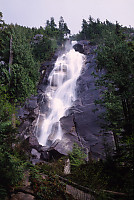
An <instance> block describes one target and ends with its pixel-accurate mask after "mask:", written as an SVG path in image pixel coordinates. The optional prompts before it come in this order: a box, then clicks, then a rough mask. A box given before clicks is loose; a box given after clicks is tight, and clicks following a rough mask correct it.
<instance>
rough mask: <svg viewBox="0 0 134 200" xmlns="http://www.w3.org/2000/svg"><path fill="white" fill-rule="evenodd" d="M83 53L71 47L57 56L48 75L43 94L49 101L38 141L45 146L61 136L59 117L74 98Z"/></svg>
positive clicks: (63, 114) (64, 114)
mask: <svg viewBox="0 0 134 200" xmlns="http://www.w3.org/2000/svg"><path fill="white" fill-rule="evenodd" d="M83 59H84V55H83V54H81V53H79V52H76V51H75V50H74V49H73V48H71V49H70V50H69V51H68V52H66V53H65V54H63V55H62V56H60V57H58V59H57V61H56V63H55V66H54V69H53V70H52V72H51V73H50V75H49V78H48V79H49V85H48V87H47V89H46V92H45V95H46V97H47V99H48V103H49V113H48V116H46V117H45V118H44V121H43V124H42V127H41V134H40V136H39V137H38V141H39V143H40V144H41V145H43V146H46V145H48V144H49V142H51V143H53V142H54V141H55V140H56V139H61V138H62V128H61V125H60V119H61V118H62V117H63V116H66V111H67V110H68V109H69V108H70V107H72V105H73V102H74V101H75V100H76V91H75V88H76V81H77V79H78V77H79V75H80V73H81V69H82V66H83Z"/></svg>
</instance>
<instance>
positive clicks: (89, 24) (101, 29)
mask: <svg viewBox="0 0 134 200" xmlns="http://www.w3.org/2000/svg"><path fill="white" fill-rule="evenodd" d="M81 28H82V30H81V32H79V34H77V35H75V36H73V37H74V39H75V40H90V43H91V44H99V43H103V42H104V38H105V37H107V35H108V34H109V33H110V34H113V33H114V32H116V33H117V34H120V30H121V31H122V32H125V34H129V33H130V32H132V33H133V32H134V30H133V29H132V28H126V27H122V26H120V25H119V24H118V23H117V22H116V24H113V23H111V22H109V21H108V20H106V21H104V22H101V21H100V19H97V20H95V19H93V18H92V17H91V16H89V19H88V21H86V20H85V19H83V21H82V27H81Z"/></svg>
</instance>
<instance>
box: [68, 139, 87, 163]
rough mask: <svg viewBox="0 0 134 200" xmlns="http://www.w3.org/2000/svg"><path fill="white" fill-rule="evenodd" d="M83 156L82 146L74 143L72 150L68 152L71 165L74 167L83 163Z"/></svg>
mask: <svg viewBox="0 0 134 200" xmlns="http://www.w3.org/2000/svg"><path fill="white" fill-rule="evenodd" d="M84 158H86V154H85V153H84V152H83V150H82V148H81V147H79V146H78V144H77V143H74V146H73V150H72V152H71V153H70V154H69V159H70V163H71V166H73V167H76V166H80V165H82V164H84V163H85V160H84Z"/></svg>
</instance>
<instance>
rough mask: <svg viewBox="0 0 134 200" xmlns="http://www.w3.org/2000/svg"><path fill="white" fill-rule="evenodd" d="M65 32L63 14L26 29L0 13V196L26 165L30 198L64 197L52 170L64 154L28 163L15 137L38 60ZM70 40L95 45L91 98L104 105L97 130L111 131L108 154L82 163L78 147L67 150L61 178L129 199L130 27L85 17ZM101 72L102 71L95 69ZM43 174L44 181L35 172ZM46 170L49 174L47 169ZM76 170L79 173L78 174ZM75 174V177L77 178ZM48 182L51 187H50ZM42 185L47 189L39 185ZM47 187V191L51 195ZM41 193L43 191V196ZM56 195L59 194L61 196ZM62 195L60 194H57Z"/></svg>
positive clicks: (133, 108) (133, 96) (133, 60)
mask: <svg viewBox="0 0 134 200" xmlns="http://www.w3.org/2000/svg"><path fill="white" fill-rule="evenodd" d="M69 34H70V30H69V28H68V26H67V24H66V23H65V22H64V19H63V17H61V18H60V20H59V24H58V26H57V25H56V24H55V21H54V18H53V17H52V18H51V19H50V20H47V22H46V26H45V27H40V28H28V27H23V26H20V25H17V24H15V25H14V24H10V25H8V24H6V23H5V22H4V20H3V14H2V13H1V12H0V199H2V200H3V199H5V198H6V197H7V196H10V193H11V190H12V189H13V188H14V187H15V186H18V185H19V184H20V183H21V181H22V179H23V175H24V171H26V170H27V169H29V170H30V173H31V181H32V184H33V188H34V192H35V195H36V199H56V196H58V195H59V196H60V198H59V199H69V198H70V197H68V196H66V195H65V194H64V195H63V193H64V187H61V186H60V183H59V180H57V178H55V177H54V174H55V173H56V174H59V175H62V173H61V171H60V170H61V169H62V164H63V161H64V158H62V159H61V160H59V161H55V162H54V163H50V164H48V165H44V166H41V167H40V166H33V165H32V164H31V163H30V162H29V160H28V157H27V155H26V154H25V152H22V151H21V146H20V145H19V143H20V141H19V139H18V137H17V134H18V130H17V128H18V126H19V120H18V119H17V117H16V113H17V108H18V106H20V105H23V103H24V102H25V100H26V99H27V98H28V97H30V96H31V95H32V94H34V95H36V93H37V91H36V89H37V85H38V83H39V80H40V74H39V69H40V65H41V63H42V62H44V61H48V60H51V58H52V57H53V55H54V53H55V51H56V49H59V48H61V46H62V44H63V42H64V41H65V38H66V36H68V35H69ZM70 39H71V40H88V41H90V45H96V46H97V50H96V55H97V57H96V63H97V66H96V73H93V74H92V75H93V76H94V77H95V78H98V79H97V81H96V89H99V90H101V91H102V92H101V97H100V99H97V100H96V101H95V104H96V110H97V109H98V105H99V106H102V107H103V108H105V109H104V110H105V112H104V113H103V115H102V116H100V118H103V119H104V120H103V121H104V123H103V124H102V130H101V131H102V133H103V134H107V133H108V132H110V131H111V132H113V135H114V141H115V147H116V148H115V152H114V155H111V154H110V150H109V147H106V148H107V157H106V160H105V161H102V160H101V161H91V162H90V163H85V161H84V154H83V153H82V150H81V149H80V148H79V147H77V146H76V145H75V146H74V149H73V152H72V153H71V154H70V155H69V158H70V160H71V166H72V173H71V175H69V176H68V177H67V178H68V179H69V180H73V181H77V182H80V184H83V186H86V187H90V188H91V189H92V190H98V191H99V190H101V189H103V190H113V191H117V192H122V193H124V194H127V196H125V197H118V198H113V197H109V196H107V195H106V194H102V192H100V193H99V195H98V196H97V197H96V199H98V200H99V199H125V200H126V199H133V145H134V29H133V28H127V27H122V26H121V25H119V23H118V22H116V24H113V23H111V22H109V21H108V20H106V21H105V22H101V21H100V20H99V19H97V20H94V19H93V18H92V17H91V16H90V17H89V19H88V21H86V20H85V19H83V21H82V27H81V31H80V32H79V33H78V34H76V35H72V36H70ZM102 70H103V71H105V73H103V75H101V76H100V75H99V74H98V72H100V71H102ZM41 172H43V173H45V174H48V175H49V180H47V181H46V183H44V182H43V180H42V181H41V178H40V176H39V175H38V174H39V173H41ZM50 172H51V173H50ZM80 174H81V177H80ZM78 175H79V177H78ZM52 181H54V182H55V186H53V187H52V184H51V183H52ZM45 188H47V189H45ZM52 191H53V195H52ZM46 193H47V196H46ZM61 194H62V195H61ZM63 196H64V198H63Z"/></svg>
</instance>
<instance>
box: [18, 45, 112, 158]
mask: <svg viewBox="0 0 134 200" xmlns="http://www.w3.org/2000/svg"><path fill="white" fill-rule="evenodd" d="M96 48H97V46H91V45H90V43H89V42H88V41H80V42H79V44H78V45H75V49H76V50H77V51H79V49H80V52H82V53H84V54H85V55H86V60H85V64H84V66H83V70H82V73H81V75H80V77H79V79H78V80H77V88H76V92H77V100H76V101H75V102H74V105H73V107H72V108H70V109H69V110H68V112H67V116H65V117H63V118H62V119H61V126H62V129H63V132H64V134H63V138H62V140H58V141H55V143H54V144H52V145H51V146H50V147H49V148H48V149H47V150H46V148H45V152H47V155H48V153H49V156H50V157H54V156H55V157H56V156H57V155H58V156H59V154H60V155H67V154H68V153H69V152H70V151H71V150H72V147H73V144H74V142H76V143H79V144H80V145H81V146H82V147H83V148H84V149H86V151H87V152H89V154H90V155H92V156H93V157H94V158H97V159H98V158H102V159H103V158H104V157H105V151H104V145H103V143H104V138H103V137H102V135H101V134H100V130H101V128H100V119H99V118H98V115H99V114H100V113H101V112H102V110H101V109H99V111H97V112H96V113H94V112H93V110H94V109H95V108H96V106H95V104H94V101H95V100H96V99H97V98H98V97H99V95H100V91H99V90H96V88H95V78H94V77H93V76H92V72H95V67H96V63H95V57H96V53H95V49H96ZM57 57H58V54H55V56H54V58H53V60H52V61H51V62H45V63H43V64H42V66H41V70H40V72H41V80H40V84H39V86H38V96H32V97H31V98H30V99H28V100H27V101H26V104H25V105H24V107H23V108H21V109H20V110H19V114H18V116H19V118H20V119H21V122H22V123H21V125H20V128H19V131H20V135H21V136H22V138H27V137H29V136H30V137H31V136H33V135H35V133H36V134H39V133H40V129H39V127H37V126H36V125H37V123H38V124H41V122H42V120H43V115H44V114H45V113H46V112H47V109H48V107H47V99H46V98H45V95H44V92H45V89H46V87H47V84H48V76H49V74H50V72H51V70H52V69H53V67H54V63H55V60H56V59H57ZM39 114H40V118H38V116H39ZM37 129H38V130H37ZM106 139H107V140H108V143H112V142H113V137H112V135H110V134H109V135H108V137H107V138H106ZM35 149H36V150H38V148H35ZM44 154H45V155H46V153H44ZM42 155H43V153H42ZM44 160H45V158H44Z"/></svg>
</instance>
